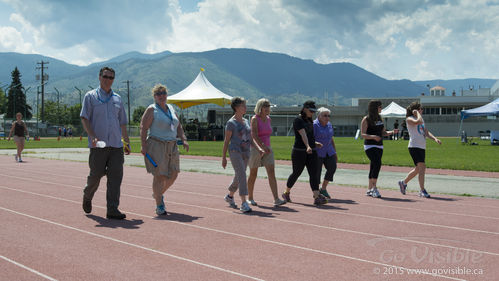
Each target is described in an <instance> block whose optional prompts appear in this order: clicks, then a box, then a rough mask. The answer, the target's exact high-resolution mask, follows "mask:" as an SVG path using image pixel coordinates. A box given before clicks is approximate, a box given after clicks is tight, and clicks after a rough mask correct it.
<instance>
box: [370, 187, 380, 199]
mask: <svg viewBox="0 0 499 281" xmlns="http://www.w3.org/2000/svg"><path fill="white" fill-rule="evenodd" d="M371 196H372V197H373V198H381V194H379V191H378V189H377V188H376V187H375V188H373V191H372V194H371Z"/></svg>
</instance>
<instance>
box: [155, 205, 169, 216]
mask: <svg viewBox="0 0 499 281" xmlns="http://www.w3.org/2000/svg"><path fill="white" fill-rule="evenodd" d="M166 214H167V213H166V210H165V205H164V204H163V205H159V206H157V207H156V215H158V216H164V215H166Z"/></svg>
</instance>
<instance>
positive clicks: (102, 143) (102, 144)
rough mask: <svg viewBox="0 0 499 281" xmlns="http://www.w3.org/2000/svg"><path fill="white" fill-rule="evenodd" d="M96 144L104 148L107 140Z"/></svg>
mask: <svg viewBox="0 0 499 281" xmlns="http://www.w3.org/2000/svg"><path fill="white" fill-rule="evenodd" d="M95 146H96V147H98V148H104V147H106V142H105V141H98V142H97V143H96V144H95Z"/></svg>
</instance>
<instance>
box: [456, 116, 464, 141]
mask: <svg viewBox="0 0 499 281" xmlns="http://www.w3.org/2000/svg"><path fill="white" fill-rule="evenodd" d="M462 129H463V118H461V123H460V125H459V131H458V132H457V143H459V134H460V133H461V130H462Z"/></svg>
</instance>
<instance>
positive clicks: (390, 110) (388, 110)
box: [379, 101, 406, 118]
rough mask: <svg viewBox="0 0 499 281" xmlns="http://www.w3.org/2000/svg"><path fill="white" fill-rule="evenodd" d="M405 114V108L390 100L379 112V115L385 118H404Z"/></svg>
mask: <svg viewBox="0 0 499 281" xmlns="http://www.w3.org/2000/svg"><path fill="white" fill-rule="evenodd" d="M405 114H406V109H405V108H403V107H402V106H400V105H398V104H397V103H395V102H393V101H392V102H391V103H390V104H389V105H388V106H387V107H385V108H383V109H382V110H381V113H380V114H379V115H381V116H383V117H385V118H386V117H398V118H404V117H405Z"/></svg>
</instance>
